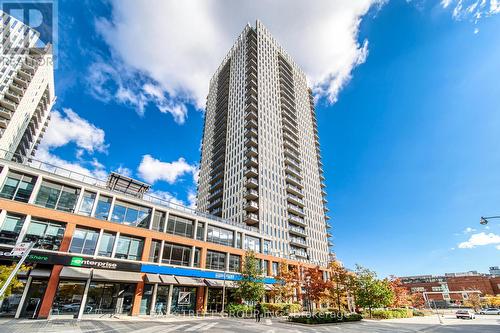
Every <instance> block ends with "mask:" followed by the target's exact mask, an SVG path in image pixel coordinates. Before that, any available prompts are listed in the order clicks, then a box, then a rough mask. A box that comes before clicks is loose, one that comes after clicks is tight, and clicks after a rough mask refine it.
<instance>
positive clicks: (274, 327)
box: [0, 316, 500, 333]
mask: <svg viewBox="0 0 500 333" xmlns="http://www.w3.org/2000/svg"><path fill="white" fill-rule="evenodd" d="M3 332H5V333H31V332H41V333H59V332H64V333H98V332H105V333H128V332H130V333H155V332H158V333H164V332H165V333H168V332H209V333H217V332H231V333H232V332H241V333H255V332H265V333H281V332H294V333H302V332H304V333H321V332H346V333H365V332H370V333H371V332H374V333H379V332H380V333H382V332H395V333H411V332H425V333H441V332H442V333H473V332H480V333H493V332H494V333H498V332H500V316H478V318H477V319H475V320H460V319H455V318H454V317H453V316H446V317H445V318H444V325H439V324H438V320H437V318H436V317H425V318H421V317H419V318H410V319H398V320H384V321H362V322H356V323H344V324H339V325H321V326H314V327H310V326H303V325H294V324H290V323H286V322H283V321H280V320H276V319H273V320H271V319H263V320H262V321H261V323H255V322H254V321H253V320H249V319H246V320H241V319H228V318H207V319H196V320H184V319H183V318H176V319H175V320H174V321H172V320H161V319H156V320H155V319H126V320H83V321H80V322H76V321H73V320H64V321H63V320H60V321H45V320H36V321H34V320H8V319H2V320H0V333H3Z"/></svg>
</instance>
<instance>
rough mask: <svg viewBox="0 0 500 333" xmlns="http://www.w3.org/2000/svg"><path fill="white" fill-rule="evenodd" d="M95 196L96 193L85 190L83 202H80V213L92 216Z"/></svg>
mask: <svg viewBox="0 0 500 333" xmlns="http://www.w3.org/2000/svg"><path fill="white" fill-rule="evenodd" d="M95 196H96V194H95V193H93V192H89V191H85V192H83V198H82V203H81V204H80V209H79V210H78V213H80V214H82V215H85V216H90V214H91V213H92V208H93V207H94V202H95Z"/></svg>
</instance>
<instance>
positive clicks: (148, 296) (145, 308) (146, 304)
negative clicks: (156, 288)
mask: <svg viewBox="0 0 500 333" xmlns="http://www.w3.org/2000/svg"><path fill="white" fill-rule="evenodd" d="M152 298H153V285H152V284H146V285H144V290H143V292H142V298H141V307H140V309H139V313H140V314H141V315H149V313H150V310H151V302H152V300H153V299H152Z"/></svg>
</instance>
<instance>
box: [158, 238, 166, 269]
mask: <svg viewBox="0 0 500 333" xmlns="http://www.w3.org/2000/svg"><path fill="white" fill-rule="evenodd" d="M164 245H165V241H164V240H162V241H161V245H160V253H159V254H158V257H160V258H159V261H158V262H159V263H160V264H161V263H162V260H163V246H164Z"/></svg>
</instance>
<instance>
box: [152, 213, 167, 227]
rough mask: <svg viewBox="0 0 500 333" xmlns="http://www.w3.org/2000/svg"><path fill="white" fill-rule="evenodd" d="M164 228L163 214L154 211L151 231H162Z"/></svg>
mask: <svg viewBox="0 0 500 333" xmlns="http://www.w3.org/2000/svg"><path fill="white" fill-rule="evenodd" d="M164 228H165V213H164V212H159V211H155V214H154V217H153V225H152V226H151V229H153V230H156V231H163V229H164Z"/></svg>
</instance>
